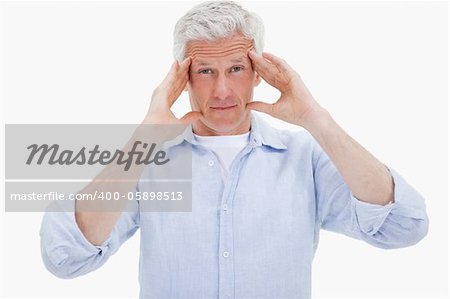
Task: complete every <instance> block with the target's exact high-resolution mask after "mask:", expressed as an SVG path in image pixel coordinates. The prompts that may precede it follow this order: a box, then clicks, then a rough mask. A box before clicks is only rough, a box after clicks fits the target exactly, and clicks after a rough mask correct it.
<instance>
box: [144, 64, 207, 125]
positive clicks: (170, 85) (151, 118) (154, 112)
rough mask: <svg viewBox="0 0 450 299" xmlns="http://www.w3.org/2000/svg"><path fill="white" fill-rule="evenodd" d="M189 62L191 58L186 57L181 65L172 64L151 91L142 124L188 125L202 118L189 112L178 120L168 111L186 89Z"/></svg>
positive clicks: (195, 112) (197, 113)
mask: <svg viewBox="0 0 450 299" xmlns="http://www.w3.org/2000/svg"><path fill="white" fill-rule="evenodd" d="M191 61H192V60H191V58H190V57H187V58H186V59H185V60H184V61H183V62H182V63H181V64H179V63H178V61H175V62H174V63H173V64H172V67H171V68H170V71H169V73H168V74H167V76H166V77H165V78H164V80H163V81H162V82H161V84H159V86H158V87H157V88H156V89H155V90H154V91H153V94H152V100H151V102H150V108H149V109H148V112H147V115H146V116H145V119H144V124H189V123H192V122H194V121H196V120H197V119H199V118H200V117H202V114H201V113H200V112H198V111H191V112H188V113H186V114H185V115H184V116H183V117H182V118H180V119H178V118H177V117H176V116H175V115H174V114H173V112H172V111H171V110H170V108H171V107H172V105H173V103H175V101H176V100H177V99H178V97H179V96H180V94H181V92H182V91H183V89H184V88H185V87H186V84H187V82H188V80H189V67H190V65H191Z"/></svg>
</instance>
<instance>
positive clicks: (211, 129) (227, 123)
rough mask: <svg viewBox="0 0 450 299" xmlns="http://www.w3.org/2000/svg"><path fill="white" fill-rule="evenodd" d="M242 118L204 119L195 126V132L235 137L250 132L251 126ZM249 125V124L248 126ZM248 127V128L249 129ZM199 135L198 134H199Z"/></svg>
mask: <svg viewBox="0 0 450 299" xmlns="http://www.w3.org/2000/svg"><path fill="white" fill-rule="evenodd" d="M245 118H246V117H245V116H244V120H243V119H242V117H236V116H235V115H233V116H232V115H230V116H229V117H220V118H218V117H203V118H201V119H199V120H198V121H197V122H196V123H195V124H194V132H196V133H197V132H199V133H200V134H202V133H203V134H205V135H233V134H239V133H241V132H240V131H248V129H250V124H249V123H248V121H246V120H245ZM246 123H248V124H246ZM247 127H248V128H247ZM238 131H239V132H238ZM197 134H198V133H197Z"/></svg>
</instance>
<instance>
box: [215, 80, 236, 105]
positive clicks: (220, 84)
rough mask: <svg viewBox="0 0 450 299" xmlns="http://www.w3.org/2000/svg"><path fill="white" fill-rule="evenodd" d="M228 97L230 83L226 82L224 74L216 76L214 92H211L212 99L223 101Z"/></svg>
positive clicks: (230, 93) (230, 92)
mask: <svg viewBox="0 0 450 299" xmlns="http://www.w3.org/2000/svg"><path fill="white" fill-rule="evenodd" d="M230 95H232V91H231V88H230V82H228V79H227V77H226V76H225V75H224V74H220V75H218V76H217V78H216V80H215V82H214V91H213V96H214V98H216V99H219V100H224V99H226V98H228V97H229V96H230Z"/></svg>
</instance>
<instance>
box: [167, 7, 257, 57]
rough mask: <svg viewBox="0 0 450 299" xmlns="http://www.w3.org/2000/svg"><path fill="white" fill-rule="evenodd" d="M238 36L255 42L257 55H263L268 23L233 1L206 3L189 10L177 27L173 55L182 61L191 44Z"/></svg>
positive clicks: (174, 34) (174, 35)
mask: <svg viewBox="0 0 450 299" xmlns="http://www.w3.org/2000/svg"><path fill="white" fill-rule="evenodd" d="M234 33H241V34H242V35H244V36H245V37H246V38H248V39H251V40H253V46H254V48H255V51H256V53H259V54H260V53H261V52H262V50H263V45H264V24H263V22H262V20H261V18H260V17H259V16H258V15H256V14H254V13H252V12H249V11H247V10H245V9H243V8H242V6H241V5H239V4H238V3H236V2H233V1H208V2H203V3H201V4H199V5H197V6H194V7H193V8H192V9H191V10H189V11H188V12H187V13H186V14H185V15H184V16H183V17H182V18H181V19H180V20H178V22H177V24H176V25H175V30H174V33H173V41H174V42H173V55H174V57H175V59H177V60H178V61H180V62H181V61H183V59H184V58H185V50H186V44H187V43H188V42H189V41H192V40H209V41H215V40H218V39H221V38H226V37H230V36H232V35H233V34H234Z"/></svg>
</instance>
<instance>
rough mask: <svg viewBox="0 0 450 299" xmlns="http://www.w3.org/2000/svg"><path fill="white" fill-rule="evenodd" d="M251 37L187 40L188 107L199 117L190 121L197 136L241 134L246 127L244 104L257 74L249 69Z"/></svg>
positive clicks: (256, 80) (258, 80)
mask: <svg viewBox="0 0 450 299" xmlns="http://www.w3.org/2000/svg"><path fill="white" fill-rule="evenodd" d="M252 47H253V43H252V41H251V40H248V39H245V38H244V37H243V36H242V35H239V34H235V35H233V36H232V37H230V38H226V39H221V40H218V41H215V42H208V41H190V42H189V43H188V44H187V47H186V56H190V57H192V64H191V67H190V70H189V82H188V85H187V89H188V91H189V98H190V103H191V107H192V110H194V111H200V112H202V114H203V117H202V118H201V119H200V120H198V121H197V122H195V123H194V124H193V128H194V132H195V133H196V134H198V135H234V134H243V133H245V132H247V131H248V130H249V128H250V112H249V110H247V109H246V104H247V103H248V102H249V101H251V100H252V97H253V87H254V86H256V85H258V84H259V82H260V80H261V79H260V77H259V75H257V74H256V73H255V72H254V71H253V68H252V64H251V61H250V58H249V57H248V55H247V53H248V51H249V50H250V49H251V48H252Z"/></svg>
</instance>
